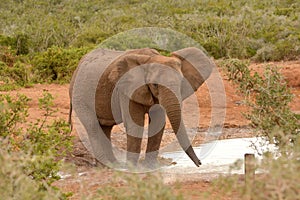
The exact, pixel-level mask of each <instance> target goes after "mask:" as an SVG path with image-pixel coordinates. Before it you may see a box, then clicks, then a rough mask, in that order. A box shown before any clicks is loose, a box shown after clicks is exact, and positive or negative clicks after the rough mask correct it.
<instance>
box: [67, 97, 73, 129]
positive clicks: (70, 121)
mask: <svg viewBox="0 0 300 200" xmlns="http://www.w3.org/2000/svg"><path fill="white" fill-rule="evenodd" d="M68 122H69V127H70V132H72V130H73V125H72V102H70V109H69V120H68Z"/></svg>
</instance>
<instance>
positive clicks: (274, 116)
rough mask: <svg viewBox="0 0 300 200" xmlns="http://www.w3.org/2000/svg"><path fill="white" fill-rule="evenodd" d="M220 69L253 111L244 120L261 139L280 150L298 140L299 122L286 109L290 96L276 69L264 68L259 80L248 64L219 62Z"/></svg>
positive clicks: (234, 61)
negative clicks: (236, 86)
mask: <svg viewBox="0 0 300 200" xmlns="http://www.w3.org/2000/svg"><path fill="white" fill-rule="evenodd" d="M220 65H221V66H222V67H223V68H224V69H225V70H226V72H227V76H228V77H229V80H231V81H233V82H234V83H236V84H237V85H238V87H239V90H240V91H241V92H242V93H243V94H245V96H246V99H247V103H248V105H249V106H250V107H251V109H252V110H251V112H250V113H248V114H246V118H247V119H249V120H250V121H251V124H252V125H253V126H254V127H255V128H256V129H257V130H258V131H259V133H260V134H261V135H262V136H265V137H267V139H268V140H269V141H270V142H271V143H275V144H277V145H278V146H279V147H282V148H284V147H285V146H286V145H288V144H290V142H292V143H293V142H294V141H295V140H296V138H297V137H299V127H300V123H299V119H297V115H296V114H295V113H293V112H292V111H291V110H290V108H289V103H290V102H291V101H292V98H293V95H292V94H291V92H290V90H289V88H288V87H287V85H286V82H285V81H284V79H283V77H282V75H281V74H280V73H279V72H278V68H277V67H276V66H265V72H264V74H263V75H262V76H260V75H259V74H258V73H253V72H251V71H250V70H249V68H248V64H247V62H244V61H240V60H237V59H230V60H225V61H222V62H221V63H220ZM252 74H253V75H252Z"/></svg>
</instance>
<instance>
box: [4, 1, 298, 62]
mask: <svg viewBox="0 0 300 200" xmlns="http://www.w3.org/2000/svg"><path fill="white" fill-rule="evenodd" d="M299 8H300V3H299V1H296V0H282V1H268V0H252V1H246V0H239V1H226V0H219V1H215V0H209V1H203V0H187V1H182V2H178V1H172V0H168V1H163V0H154V1H146V2H145V1H130V2H128V1H124V0H118V1H97V0H90V1H83V2H77V1H76V2H75V1H74V0H70V1H66V0H60V1H49V2H44V1H42V0H23V1H12V0H11V1H3V2H1V3H0V33H1V34H2V35H3V37H4V39H1V37H0V44H1V43H2V45H4V46H11V47H12V48H13V49H14V50H16V52H17V54H27V53H28V52H29V53H33V52H44V51H46V50H47V49H48V48H51V47H53V46H58V47H61V48H70V47H72V46H75V47H82V46H91V45H92V46H95V45H99V43H101V42H102V41H104V40H105V39H107V38H109V37H111V36H113V35H116V34H118V33H121V32H124V31H127V30H130V29H134V28H139V27H161V28H170V29H172V30H176V31H179V32H181V33H183V34H186V35H188V36H190V37H191V38H193V39H195V40H196V41H197V42H198V43H200V44H201V45H203V46H204V47H205V48H206V50H207V51H208V53H209V54H210V55H212V56H214V57H215V58H222V57H226V58H230V57H234V58H240V59H242V58H243V59H244V58H253V59H255V60H257V61H265V60H279V59H295V58H298V57H299V54H300V52H299V51H300V50H299V46H300V39H299V34H300V31H299V30H300V23H299V13H300V9H299ZM1 41H3V42H1ZM128 42H135V41H132V40H129V41H128ZM265 55H267V56H265Z"/></svg>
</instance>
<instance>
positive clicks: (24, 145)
mask: <svg viewBox="0 0 300 200" xmlns="http://www.w3.org/2000/svg"><path fill="white" fill-rule="evenodd" d="M28 101H29V99H28V98H27V97H26V96H24V95H19V96H18V97H16V98H12V97H11V96H9V95H2V94H1V95H0V109H1V110H0V147H1V156H0V162H1V163H3V164H1V172H2V173H3V174H2V173H0V176H1V180H2V181H1V183H3V184H1V188H0V190H1V191H5V190H7V191H6V192H4V193H3V195H10V196H11V197H14V195H16V198H17V197H18V195H21V194H22V195H24V197H27V196H30V197H34V196H41V195H45V194H48V193H49V195H50V193H51V192H52V191H53V188H52V187H51V183H52V182H53V181H55V180H57V179H59V176H58V174H57V173H58V171H59V169H60V166H61V164H62V163H61V161H60V160H61V159H62V158H61V156H63V155H65V153H66V152H67V151H69V150H70V148H71V144H72V142H71V139H72V137H71V136H70V135H69V133H70V130H69V124H68V123H66V122H65V121H64V120H61V119H59V120H55V121H52V122H51V121H49V119H48V117H49V116H51V115H53V113H54V112H55V110H53V109H52V106H53V97H52V96H51V95H50V94H49V93H44V94H43V97H42V98H40V99H39V106H40V109H42V110H43V111H44V117H43V118H41V119H39V120H37V121H36V122H34V123H28V122H26V120H27V117H28V106H27V103H28ZM13 164H14V165H15V167H10V166H11V165H13ZM2 170H4V171H2ZM26 176H27V177H26ZM3 181H7V182H3ZM11 187H13V188H11ZM20 187H22V188H23V187H24V191H18V192H15V190H17V188H20ZM32 187H34V190H33V191H37V193H36V194H30V193H29V194H26V192H28V190H30V189H31V188H32ZM20 190H21V189H20ZM43 191H46V192H47V193H46V192H43ZM23 192H24V193H23ZM55 194H56V197H58V195H59V193H58V192H57V191H56V192H55ZM1 195H2V194H1ZM49 195H48V196H49ZM60 196H61V197H63V196H64V195H62V194H60ZM28 199H30V198H29V197H28Z"/></svg>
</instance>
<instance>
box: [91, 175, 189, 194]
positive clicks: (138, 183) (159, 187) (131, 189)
mask: <svg viewBox="0 0 300 200" xmlns="http://www.w3.org/2000/svg"><path fill="white" fill-rule="evenodd" d="M116 185H119V187H116ZM91 199H120V200H127V199H128V200H135V199H144V200H160V199H166V200H181V199H184V198H183V196H182V195H181V194H174V192H173V189H172V188H171V187H170V186H167V185H165V184H164V183H163V182H162V177H161V176H159V175H157V174H146V175H145V176H141V174H128V173H115V176H114V178H113V180H112V181H111V183H109V184H108V185H104V186H103V187H101V188H100V189H99V190H98V194H96V195H94V196H93V197H92V198H91Z"/></svg>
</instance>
